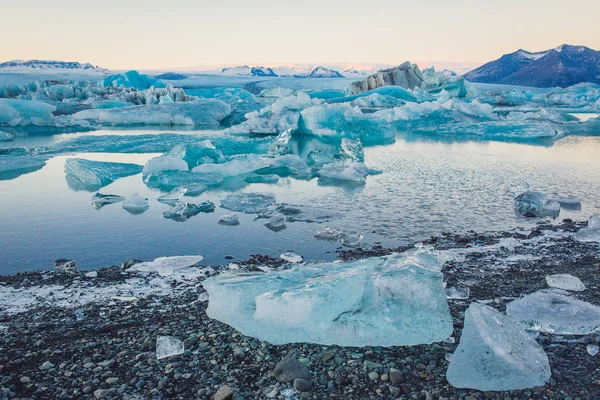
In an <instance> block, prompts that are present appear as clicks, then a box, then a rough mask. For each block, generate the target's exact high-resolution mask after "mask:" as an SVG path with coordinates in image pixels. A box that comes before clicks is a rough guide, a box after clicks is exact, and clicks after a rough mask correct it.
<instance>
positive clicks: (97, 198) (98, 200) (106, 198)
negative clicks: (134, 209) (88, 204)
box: [92, 193, 125, 210]
mask: <svg viewBox="0 0 600 400" xmlns="http://www.w3.org/2000/svg"><path fill="white" fill-rule="evenodd" d="M124 200H125V197H122V196H117V195H116V194H102V193H96V194H95V195H93V196H92V206H93V207H94V208H95V209H96V210H99V209H101V208H102V207H104V206H106V205H108V204H113V203H119V202H121V201H124Z"/></svg>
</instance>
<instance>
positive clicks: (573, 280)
mask: <svg viewBox="0 0 600 400" xmlns="http://www.w3.org/2000/svg"><path fill="white" fill-rule="evenodd" d="M546 283H547V284H548V286H550V287H551V288H556V289H562V290H569V291H572V292H582V291H584V290H585V285H584V284H583V282H581V281H580V280H579V278H577V277H575V276H573V275H569V274H556V275H548V276H547V277H546Z"/></svg>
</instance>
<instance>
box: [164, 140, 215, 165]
mask: <svg viewBox="0 0 600 400" xmlns="http://www.w3.org/2000/svg"><path fill="white" fill-rule="evenodd" d="M166 155H168V156H173V157H177V158H181V159H183V160H185V162H186V163H187V164H188V166H189V167H190V168H194V167H196V166H198V165H201V164H220V163H223V162H225V156H224V155H223V152H222V151H221V150H219V149H217V148H216V147H215V145H214V143H213V142H211V141H210V140H208V139H206V140H203V141H201V142H199V143H193V144H187V145H184V144H179V145H177V146H175V147H173V148H172V149H171V150H169V152H168V153H167V154H166Z"/></svg>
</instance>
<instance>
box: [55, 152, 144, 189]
mask: <svg viewBox="0 0 600 400" xmlns="http://www.w3.org/2000/svg"><path fill="white" fill-rule="evenodd" d="M141 171H142V167H141V166H140V165H137V164H124V163H114V162H105V161H90V160H84V159H82V158H69V159H67V161H65V172H66V174H67V176H66V178H67V183H68V184H69V187H70V188H72V189H74V190H87V191H90V192H91V191H94V190H98V189H100V188H102V187H104V186H106V185H109V184H111V183H113V182H114V181H115V180H117V179H119V178H124V177H126V176H131V175H136V174H139V173H140V172H141Z"/></svg>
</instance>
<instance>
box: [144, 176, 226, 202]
mask: <svg viewBox="0 0 600 400" xmlns="http://www.w3.org/2000/svg"><path fill="white" fill-rule="evenodd" d="M221 182H223V177H222V176H221V175H219V174H215V173H210V174H195V173H193V172H186V171H165V172H161V173H158V174H150V175H148V176H146V177H145V178H144V183H145V184H146V185H148V186H149V187H151V188H157V189H160V190H162V191H166V192H170V191H172V190H174V189H175V188H177V187H185V188H188V191H187V192H186V195H188V196H191V195H192V194H191V193H190V189H189V188H191V187H195V188H197V189H198V190H201V192H202V191H204V190H206V188H207V186H214V185H218V184H219V183H221ZM201 192H200V193H201Z"/></svg>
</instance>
